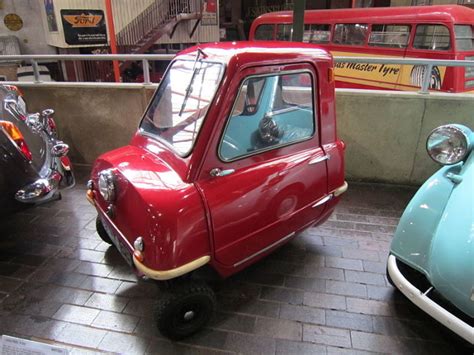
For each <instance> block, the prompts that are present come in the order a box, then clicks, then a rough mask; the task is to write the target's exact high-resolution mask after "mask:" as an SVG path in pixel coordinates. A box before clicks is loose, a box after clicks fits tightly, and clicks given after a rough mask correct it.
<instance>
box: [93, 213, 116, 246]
mask: <svg viewBox="0 0 474 355" xmlns="http://www.w3.org/2000/svg"><path fill="white" fill-rule="evenodd" d="M95 229H96V230H97V234H98V235H99V237H100V239H102V240H103V241H104V242H106V243H107V244H112V240H111V239H110V237H109V235H108V234H107V231H106V230H105V228H104V225H103V224H102V221H101V220H100V218H99V216H97V218H96V220H95Z"/></svg>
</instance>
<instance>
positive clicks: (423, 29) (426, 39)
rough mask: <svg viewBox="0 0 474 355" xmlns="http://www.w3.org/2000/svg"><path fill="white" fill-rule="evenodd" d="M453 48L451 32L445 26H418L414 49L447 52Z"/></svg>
mask: <svg viewBox="0 0 474 355" xmlns="http://www.w3.org/2000/svg"><path fill="white" fill-rule="evenodd" d="M450 47H451V41H450V38H449V30H448V28H447V27H446V26H443V25H418V26H417V27H416V34H415V40H414V42H413V48H416V49H431V50H434V51H445V50H448V49H449V48H450Z"/></svg>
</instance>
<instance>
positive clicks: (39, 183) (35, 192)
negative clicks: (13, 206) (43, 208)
mask: <svg viewBox="0 0 474 355" xmlns="http://www.w3.org/2000/svg"><path fill="white" fill-rule="evenodd" d="M51 143H52V146H51V153H50V154H51V163H50V167H49V169H48V170H47V173H46V175H45V176H44V177H40V178H39V179H37V180H36V181H34V182H32V183H30V184H28V185H26V186H24V187H23V188H21V189H20V190H18V191H17V193H16V194H15V199H16V200H17V201H20V202H24V203H37V202H44V201H47V200H50V199H51V198H53V196H54V195H55V194H56V192H57V191H58V190H59V189H60V188H71V187H73V186H74V185H75V178H74V174H73V172H72V165H71V162H70V161H69V158H68V157H67V153H68V151H69V147H68V146H67V144H65V143H63V142H61V141H56V140H54V139H51Z"/></svg>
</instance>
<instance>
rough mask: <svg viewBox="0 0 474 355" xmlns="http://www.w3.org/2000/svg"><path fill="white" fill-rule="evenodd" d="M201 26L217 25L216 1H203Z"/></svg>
mask: <svg viewBox="0 0 474 355" xmlns="http://www.w3.org/2000/svg"><path fill="white" fill-rule="evenodd" d="M201 23H202V25H203V26H212V25H217V0H204V1H203V4H202V20H201Z"/></svg>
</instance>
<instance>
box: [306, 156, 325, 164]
mask: <svg viewBox="0 0 474 355" xmlns="http://www.w3.org/2000/svg"><path fill="white" fill-rule="evenodd" d="M329 158H330V156H329V155H323V156H322V157H316V158H314V159H311V160H310V161H309V163H308V164H309V165H313V164H318V163H321V162H323V161H325V160H329Z"/></svg>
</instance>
